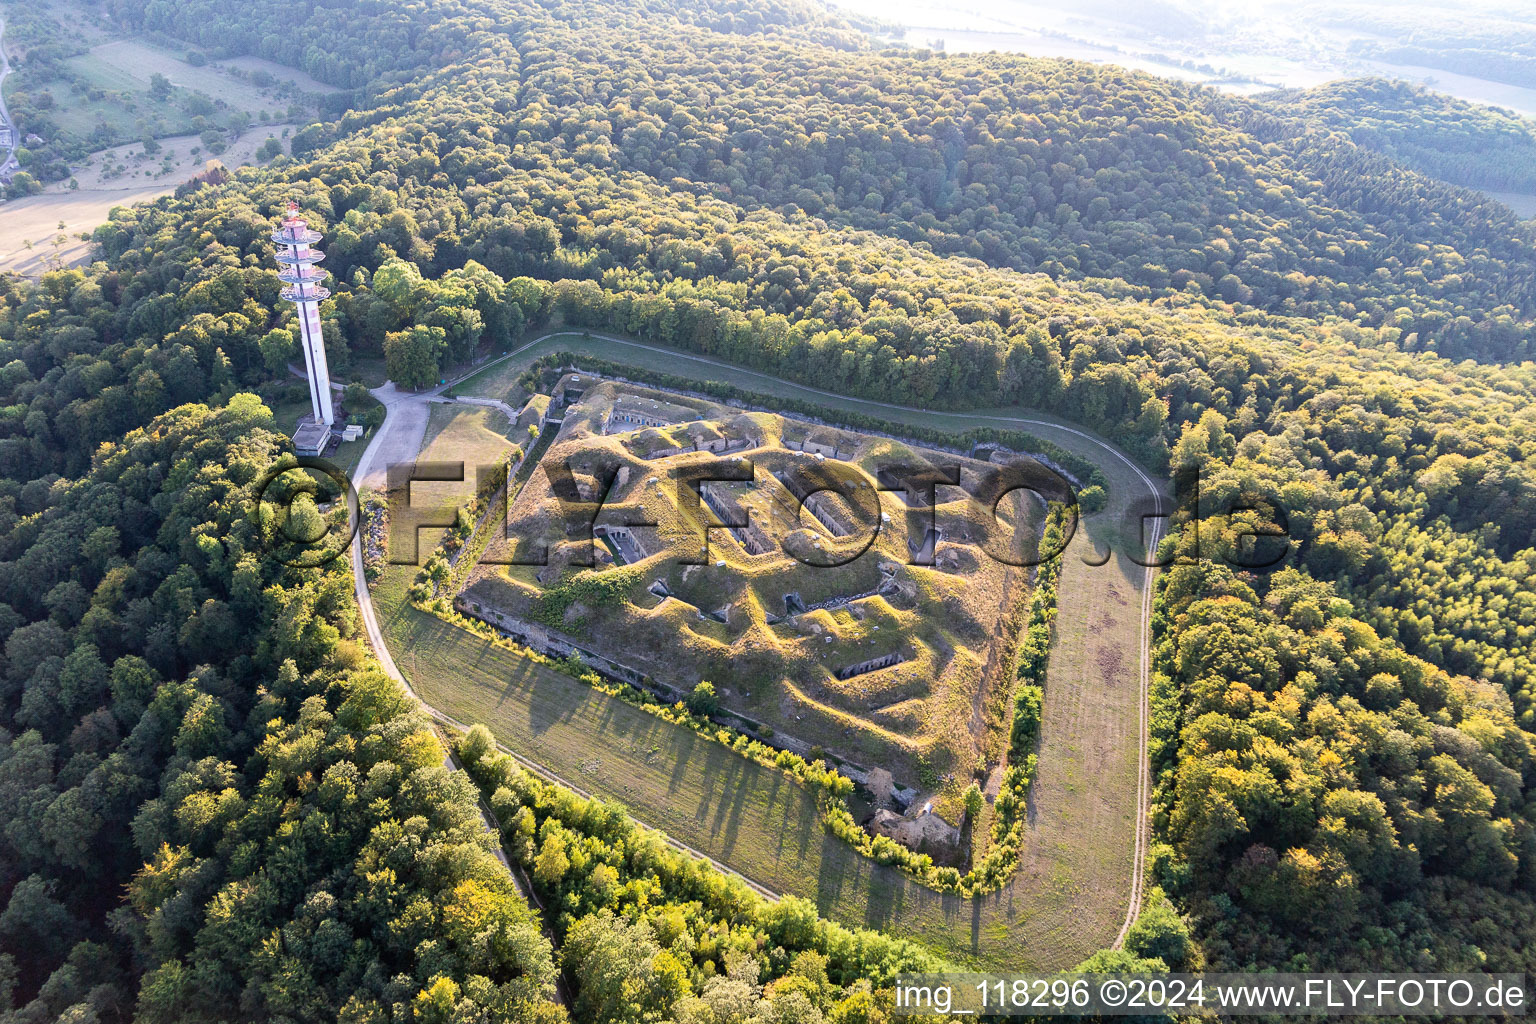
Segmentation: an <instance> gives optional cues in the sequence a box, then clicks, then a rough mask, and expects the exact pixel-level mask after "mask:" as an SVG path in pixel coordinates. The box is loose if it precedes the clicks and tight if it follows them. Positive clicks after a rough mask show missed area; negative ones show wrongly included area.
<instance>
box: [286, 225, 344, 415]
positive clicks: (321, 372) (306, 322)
mask: <svg viewBox="0 0 1536 1024" xmlns="http://www.w3.org/2000/svg"><path fill="white" fill-rule="evenodd" d="M272 241H274V242H276V243H277V256H276V259H277V262H278V266H279V268H280V269H279V271H278V275H277V279H278V280H279V281H282V282H283V283H284V284H285V285H287V287H286V288H284V289H283V290H282V293H281V294H282V297H283V298H284V299H286V300H287V301H289V302H291V303H293V304H294V305H295V306H297V307H298V309H299V344H300V347H301V348H303V349H304V367H305V369H307V370H308V371H309V401H310V406H311V407H312V409H313V411H314V417H315V422H316V423H317V424H323V425H325V426H326V427H329V426H330V425H331V424H332V423H334V422H335V421H336V416H335V412H334V411H333V409H332V408H331V371H330V367H328V366H327V365H326V362H325V336H324V335H323V334H322V333H321V331H320V303H322V302H324V301H325V300H326V299H328V298H330V297H331V293H330V291H329V290H327V289H325V288H322V287H320V282H321V281H324V280H325V276H326V275H325V271H323V270H321V269H320V268H319V267H317V266H315V264H317V263H319V262H320V261H321V260H323V259H325V253H323V252H321V251H320V250H319V249H316V248H314V244H315V243H316V242H318V241H320V232H318V231H312V230H310V227H309V225H308V224H307V223H306V222H305V221H304V218H303V217H300V216H299V204H298V203H295V202H293V201H291V200H290V201H289V203H288V209H287V212H286V214H285V216H284V217H283V223H282V226H281V227H279V228H278V229H277V230H276V231H274V232H272Z"/></svg>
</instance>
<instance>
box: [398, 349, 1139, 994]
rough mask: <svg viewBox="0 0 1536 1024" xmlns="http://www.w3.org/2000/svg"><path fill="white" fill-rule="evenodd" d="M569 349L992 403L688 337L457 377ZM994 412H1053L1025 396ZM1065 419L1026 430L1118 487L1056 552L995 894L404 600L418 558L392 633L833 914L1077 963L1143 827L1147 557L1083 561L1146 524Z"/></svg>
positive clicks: (428, 688)
mask: <svg viewBox="0 0 1536 1024" xmlns="http://www.w3.org/2000/svg"><path fill="white" fill-rule="evenodd" d="M559 349H567V350H575V351H578V352H587V353H589V354H591V355H593V356H596V357H599V358H603V359H608V360H612V361H615V362H619V361H622V362H625V363H628V364H630V365H634V366H640V367H645V368H652V369H658V370H665V371H667V372H671V373H676V374H686V373H689V372H690V370H693V372H695V373H696V374H697V376H699V377H700V378H701V379H702V378H705V377H707V378H709V379H715V380H727V381H730V382H732V383H736V384H738V385H739V386H742V387H746V388H751V389H753V390H754V391H757V392H759V393H761V394H764V395H765V396H775V395H777V396H780V397H796V398H806V399H810V400H814V401H819V402H823V403H824V404H825V405H826V406H827V407H828V409H829V410H832V411H837V410H840V409H841V410H853V411H860V412H868V413H877V414H880V415H883V416H885V417H886V418H887V419H889V420H891V421H893V422H898V423H901V422H905V423H915V424H923V425H931V426H940V427H945V426H947V427H949V428H950V429H955V430H963V429H966V428H968V427H970V426H973V425H975V423H976V422H977V420H978V418H979V415H984V414H945V413H935V412H917V411H902V410H892V409H875V408H870V407H869V404H868V403H861V402H857V401H856V400H852V399H823V398H822V397H821V396H819V395H816V394H815V393H814V392H811V391H809V390H808V389H805V388H801V387H799V386H798V385H793V384H789V383H787V382H782V381H773V380H771V379H766V378H763V377H762V376H761V375H757V374H754V373H752V372H751V371H747V370H744V369H740V368H722V367H717V366H706V365H704V364H702V362H700V363H694V361H692V360H689V359H687V358H686V357H685V356H684V354H682V353H673V352H660V353H657V352H650V351H649V350H647V349H644V348H637V347H634V346H632V345H620V344H614V343H609V342H603V341H599V340H595V339H584V338H581V337H579V336H574V335H572V336H565V337H560V338H555V339H551V340H549V341H546V342H543V343H541V344H539V345H538V346H535V347H533V348H530V349H529V350H528V351H526V352H523V353H520V354H519V356H517V357H515V358H514V359H513V360H509V361H508V363H505V364H501V365H499V366H496V367H490V368H487V370H485V371H482V373H481V374H480V375H477V378H478V379H472V381H471V382H466V385H462V386H461V387H460V391H461V393H465V394H469V393H479V394H483V395H497V391H496V390H493V389H501V391H502V393H504V390H505V388H506V387H508V386H510V384H511V382H512V381H513V380H515V378H516V376H517V374H518V373H519V372H520V371H521V369H522V368H523V367H525V366H526V365H527V364H528V363H530V362H531V361H532V360H533V359H535V358H537V357H538V356H539V355H541V354H542V353H544V352H547V351H555V350H559ZM691 363H693V365H692V366H690V364H691ZM1002 414H1003V415H1004V416H1005V417H1020V416H1025V417H1029V418H1032V419H1034V418H1038V419H1047V420H1049V419H1051V418H1050V417H1045V416H1038V417H1037V416H1036V415H1035V414H1034V413H1032V412H1029V411H1026V410H1017V409H1013V410H1004V411H1002ZM1054 422H1056V423H1058V424H1059V426H1057V427H1055V428H1042V427H1036V426H1029V427H1026V429H1029V430H1031V431H1033V432H1035V433H1036V434H1038V435H1039V436H1042V437H1046V438H1048V439H1049V440H1051V441H1053V442H1056V443H1058V444H1061V445H1062V447H1064V448H1068V449H1070V450H1072V451H1075V452H1078V453H1079V454H1081V455H1083V456H1084V457H1086V458H1091V459H1093V460H1094V461H1096V462H1098V463H1099V464H1100V465H1101V466H1102V467H1103V469H1104V472H1105V474H1106V476H1107V477H1108V478H1109V483H1110V488H1111V504H1110V507H1109V508H1108V509H1106V510H1105V512H1103V513H1100V514H1098V515H1096V516H1093V517H1090V518H1089V519H1088V520H1086V521H1085V523H1084V529H1081V530H1079V532H1078V535H1077V536H1076V538H1075V539H1074V541H1073V543H1072V545H1071V546H1070V547H1069V548H1068V551H1067V553H1066V556H1065V557H1066V561H1065V563H1064V565H1063V569H1062V578H1061V582H1060V585H1059V602H1060V613H1059V616H1058V619H1057V629H1058V637H1057V642H1056V644H1055V646H1054V648H1053V650H1052V654H1051V659H1050V664H1049V670H1048V679H1047V694H1046V702H1045V715H1044V722H1043V724H1042V740H1041V753H1040V769H1039V772H1038V775H1037V777H1036V782H1035V787H1034V790H1033V792H1032V794H1031V800H1030V831H1029V835H1028V837H1027V839H1026V842H1025V853H1024V858H1023V862H1022V864H1021V866H1020V869H1019V872H1018V874H1017V875H1016V876H1015V878H1014V879H1013V881H1012V882H1011V884H1010V885H1009V886H1007V887H1006V888H1005V889H1004V890H1002V891H1001V892H999V893H995V894H992V895H990V896H987V897H983V898H980V899H977V900H974V901H967V900H961V899H958V898H954V897H942V896H939V895H937V894H935V893H933V892H931V891H929V890H926V889H924V888H922V887H921V886H918V885H916V884H915V883H912V882H910V881H908V880H907V879H906V878H905V877H904V876H902V875H901V874H900V873H898V872H895V871H891V870H889V869H884V868H881V867H879V866H878V865H875V864H873V863H872V862H870V861H868V860H866V859H864V858H862V857H860V856H858V855H856V854H854V853H852V852H851V851H850V850H849V849H848V848H847V847H846V846H844V845H843V844H842V843H840V842H838V841H836V840H834V839H833V838H831V837H829V836H827V835H826V834H825V833H824V832H823V831H822V830H821V828H820V827H819V825H818V823H817V821H816V818H815V813H814V807H813V805H812V803H811V800H810V797H809V796H808V795H807V794H805V793H804V792H803V791H801V790H799V789H798V787H796V786H794V785H793V784H792V783H790V782H789V781H788V780H787V779H785V778H783V777H782V776H780V775H779V774H778V773H775V772H771V771H769V770H767V769H761V768H758V767H756V766H754V765H753V764H751V763H750V762H748V761H746V760H745V759H743V758H740V757H738V756H736V755H734V754H731V753H729V752H728V751H725V750H723V749H721V748H718V747H717V746H716V745H714V744H708V743H705V742H703V741H701V740H700V739H699V738H698V737H696V736H695V735H693V734H692V733H690V732H687V731H686V730H683V729H680V728H677V727H674V726H670V725H668V724H667V723H665V722H662V721H660V720H658V719H655V718H653V717H652V716H649V715H645V714H644V713H643V712H641V711H638V710H637V709H635V708H632V707H629V706H628V705H626V704H623V703H622V702H621V701H617V700H615V699H612V698H608V697H606V696H605V695H603V694H601V693H598V692H596V691H592V690H590V689H588V688H586V687H583V686H581V685H580V684H579V683H576V682H575V681H573V680H570V679H568V678H567V677H565V676H563V675H561V674H559V673H557V672H554V671H552V670H546V669H542V668H540V667H539V666H536V665H533V664H531V663H529V662H527V661H525V660H523V659H519V658H516V657H514V656H512V655H510V654H509V653H507V652H504V651H500V650H497V649H495V648H494V647H492V646H491V645H490V644H487V643H485V642H484V641H481V640H478V639H477V638H475V637H474V636H472V635H470V634H468V633H465V632H463V631H461V630H457V629H454V628H453V627H450V626H447V625H446V624H444V623H442V622H441V621H439V620H436V619H434V618H432V617H430V616H426V615H423V614H422V613H419V612H417V611H415V610H414V609H412V608H410V607H409V606H408V605H406V604H405V603H404V601H403V594H404V588H405V586H406V585H407V583H408V581H409V578H410V575H411V570H410V569H409V568H407V567H401V568H395V569H392V570H390V574H389V575H387V576H386V578H385V581H384V582H383V584H381V586H380V588H379V590H378V591H377V598H376V599H377V600H378V601H379V603H380V614H381V617H382V622H383V623H384V628H385V630H386V635H387V636H388V638H389V644H390V647H391V650H393V651H395V652H397V654H398V655H399V657H398V658H397V660H398V661H399V663H400V667H401V669H402V671H404V672H405V673H406V674H407V675H408V676H409V677H410V678H411V679H412V682H413V684H414V685H415V686H416V687H417V688H418V690H419V691H420V692H421V693H422V696H423V697H424V698H425V699H427V700H428V701H429V702H431V703H433V704H434V705H435V706H437V707H439V708H441V709H442V710H443V711H445V712H447V713H449V714H451V715H453V716H454V717H456V718H459V719H461V720H464V721H484V722H485V723H486V724H487V725H488V726H490V727H491V729H492V730H493V732H495V733H496V735H497V736H498V738H499V739H500V740H501V741H502V742H503V743H505V744H506V745H508V746H510V747H514V748H516V749H518V750H519V751H521V752H522V753H524V754H525V755H526V756H528V757H531V758H533V759H535V760H537V761H539V762H540V763H542V764H545V765H546V766H548V767H549V768H550V769H551V770H553V771H555V772H556V773H557V774H560V775H561V776H563V777H565V778H568V779H570V780H571V781H572V782H575V783H578V784H580V785H583V786H585V787H586V788H588V789H590V790H592V791H593V792H596V793H599V794H601V795H603V796H606V797H609V798H611V799H616V800H619V801H620V802H622V803H624V804H625V805H626V806H627V807H628V808H629V809H630V811H631V812H632V813H633V814H634V815H635V817H637V818H638V819H639V820H641V821H642V822H645V823H647V824H650V825H653V826H655V827H658V828H661V829H663V830H665V831H667V832H668V833H669V834H671V835H673V836H674V837H676V838H678V839H680V840H682V841H683V842H686V843H688V844H690V845H692V846H694V847H696V848H698V849H699V850H701V851H703V852H705V853H707V854H709V855H710V856H713V857H716V858H718V859H719V860H721V861H723V862H725V863H727V864H730V865H731V866H732V867H733V868H735V869H737V870H739V871H741V872H742V873H743V874H745V875H748V876H749V877H751V878H753V879H755V880H757V881H759V882H761V883H762V884H764V885H767V886H769V887H771V888H774V889H777V890H779V891H781V892H786V893H795V894H799V895H803V896H806V897H807V898H810V899H812V900H814V901H815V902H816V904H817V905H818V907H819V908H820V909H821V911H822V912H823V913H824V914H827V915H828V916H831V917H833V918H836V919H837V920H840V921H843V922H845V923H848V924H854V925H867V926H873V927H880V928H883V929H886V930H889V931H891V932H893V933H896V934H901V935H905V936H908V937H911V938H914V939H917V940H919V941H922V942H924V943H926V944H928V945H930V946H932V947H934V948H935V949H938V950H940V951H943V952H945V953H946V954H948V955H949V956H951V957H953V958H955V959H957V960H960V961H963V962H966V963H971V964H975V965H978V966H986V967H990V968H995V969H1002V968H1020V969H1022V968H1041V969H1046V968H1052V969H1054V968H1062V967H1070V966H1072V965H1073V964H1075V963H1077V962H1078V961H1080V960H1081V959H1082V958H1083V957H1084V956H1086V955H1088V954H1089V953H1091V952H1093V951H1094V950H1095V949H1098V948H1101V947H1103V946H1106V945H1108V944H1110V943H1111V942H1113V941H1114V938H1115V935H1116V933H1117V931H1118V929H1119V926H1120V922H1121V920H1122V919H1123V917H1124V915H1125V908H1126V900H1127V896H1128V892H1129V886H1130V875H1131V864H1132V857H1133V844H1134V834H1135V829H1136V825H1137V768H1138V766H1137V757H1138V754H1137V751H1138V735H1139V710H1138V694H1139V688H1138V687H1139V673H1138V666H1139V658H1140V645H1141V642H1142V640H1141V627H1140V606H1141V594H1142V582H1143V574H1142V570H1141V567H1140V566H1138V565H1136V564H1135V563H1134V562H1132V561H1131V560H1130V559H1129V558H1128V557H1126V555H1125V553H1124V552H1123V551H1121V552H1119V553H1118V554H1116V555H1115V556H1113V557H1111V558H1110V559H1109V560H1108V561H1107V563H1105V564H1103V565H1101V566H1092V565H1089V564H1087V561H1085V558H1086V559H1089V560H1092V561H1098V560H1099V557H1100V556H1096V555H1095V554H1094V552H1095V550H1097V551H1098V552H1100V553H1102V551H1103V546H1104V545H1105V544H1106V543H1113V544H1116V545H1119V544H1120V541H1121V539H1122V537H1129V536H1134V535H1135V533H1136V532H1137V531H1138V530H1139V527H1140V523H1139V520H1136V519H1135V518H1134V517H1133V516H1131V515H1130V513H1131V511H1132V507H1131V503H1132V502H1133V501H1134V500H1135V499H1138V498H1141V496H1142V495H1143V494H1144V492H1145V486H1144V485H1143V484H1142V483H1141V482H1140V480H1139V478H1138V477H1137V475H1136V473H1135V471H1134V470H1132V469H1131V468H1130V467H1129V466H1127V465H1125V464H1123V463H1121V462H1120V461H1119V460H1117V459H1113V458H1110V457H1108V456H1107V455H1106V453H1105V452H1104V451H1103V450H1102V449H1100V448H1098V447H1097V445H1096V444H1094V443H1093V442H1091V441H1089V440H1087V439H1085V438H1083V437H1080V436H1078V435H1077V434H1074V433H1071V432H1069V431H1068V430H1067V429H1063V428H1066V427H1069V426H1070V425H1069V424H1066V423H1064V422H1061V421H1054Z"/></svg>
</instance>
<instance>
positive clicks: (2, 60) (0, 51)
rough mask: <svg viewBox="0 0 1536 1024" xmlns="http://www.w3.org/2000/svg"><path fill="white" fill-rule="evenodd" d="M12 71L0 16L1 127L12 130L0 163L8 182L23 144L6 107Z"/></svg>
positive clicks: (3, 179)
mask: <svg viewBox="0 0 1536 1024" xmlns="http://www.w3.org/2000/svg"><path fill="white" fill-rule="evenodd" d="M10 73H11V62H10V61H9V60H7V59H6V56H5V19H4V18H0V128H9V129H10V130H11V148H10V150H9V151H8V152H7V153H6V154H5V162H4V163H0V182H8V181H10V180H11V175H12V174H14V173H16V169H17V168H18V167H19V166H20V164H18V163H17V162H16V150H17V149H18V148H20V146H21V129H19V128H17V127H16V122H15V121H12V120H11V112H10V111H9V110H7V109H6V108H5V76H6V75H8V74H10Z"/></svg>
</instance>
